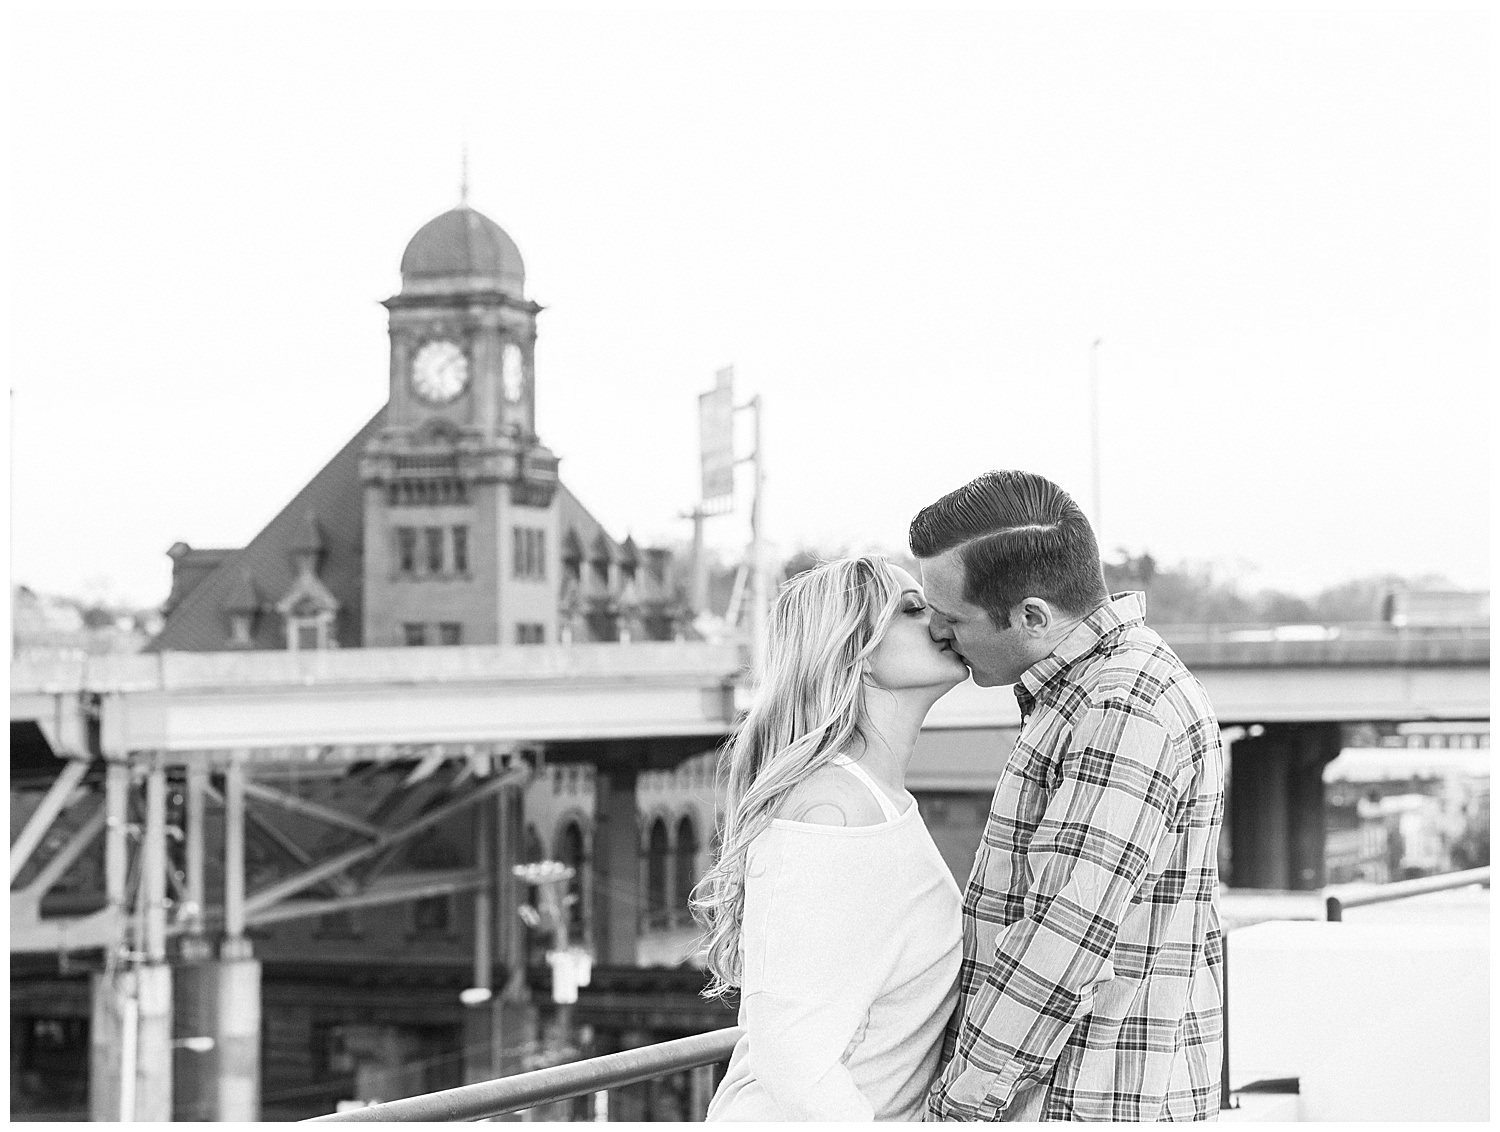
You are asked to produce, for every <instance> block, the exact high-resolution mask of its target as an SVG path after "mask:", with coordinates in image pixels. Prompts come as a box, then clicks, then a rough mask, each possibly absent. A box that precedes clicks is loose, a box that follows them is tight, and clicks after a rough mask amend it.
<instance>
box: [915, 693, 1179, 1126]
mask: <svg viewBox="0 0 1500 1132" xmlns="http://www.w3.org/2000/svg"><path fill="white" fill-rule="evenodd" d="M1178 769H1179V768H1178V767H1177V766H1176V752H1175V748H1174V746H1173V744H1172V742H1171V740H1170V736H1169V735H1168V734H1167V731H1166V729H1165V728H1164V727H1162V725H1161V724H1160V723H1159V722H1157V721H1156V720H1155V719H1153V718H1152V717H1151V716H1149V715H1146V714H1143V712H1142V709H1140V708H1139V707H1135V706H1133V705H1131V704H1130V703H1128V702H1125V701H1107V702H1105V703H1103V704H1096V705H1090V706H1089V707H1088V708H1087V709H1086V710H1085V711H1084V713H1083V715H1082V716H1081V718H1080V719H1079V720H1078V722H1077V724H1076V725H1075V726H1074V728H1073V732H1072V735H1071V738H1070V739H1069V742H1068V746H1067V749H1066V751H1065V752H1064V755H1063V760H1062V766H1061V782H1060V784H1059V786H1058V787H1057V789H1056V790H1055V792H1054V793H1053V795H1052V798H1051V800H1050V802H1049V803H1048V805H1047V809H1046V813H1045V814H1044V815H1043V817H1042V820H1041V822H1040V823H1039V824H1038V825H1037V828H1036V830H1035V832H1034V834H1033V835H1032V839H1031V841H1030V843H1029V844H1028V846H1027V850H1026V865H1025V867H1026V869H1027V872H1028V874H1029V876H1030V878H1031V888H1030V890H1029V891H1028V893H1027V895H1026V914H1025V916H1023V917H1022V918H1021V919H1020V920H1017V921H1016V922H1015V923H1013V924H1010V925H1008V926H1007V927H1005V928H1004V929H1002V930H1001V932H1000V934H999V937H998V938H997V940H996V943H995V958H994V964H993V966H992V967H991V968H990V971H989V973H988V975H987V976H986V978H985V980H984V982H983V983H982V984H980V986H979V987H978V988H977V989H976V991H975V995H974V999H973V1002H972V1003H971V1005H970V1008H969V1011H968V1014H967V1016H966V1017H965V1018H964V1019H963V1020H962V1021H961V1022H960V1024H959V1030H958V1034H957V1041H956V1049H955V1050H954V1054H953V1058H952V1060H951V1061H950V1062H949V1063H948V1064H947V1066H946V1068H945V1069H944V1070H943V1072H942V1074H941V1075H940V1076H939V1078H938V1080H937V1081H936V1083H935V1084H934V1085H933V1088H932V1092H931V1094H930V1095H929V1097H928V1106H929V1109H930V1112H929V1117H930V1118H932V1119H938V1120H994V1119H997V1118H998V1116H999V1114H1000V1113H1001V1112H1002V1111H1003V1110H1004V1109H1005V1107H1006V1105H1007V1104H1009V1103H1010V1101H1011V1100H1012V1098H1013V1097H1014V1095H1015V1092H1016V1089H1017V1087H1018V1086H1020V1085H1021V1084H1022V1083H1023V1082H1026V1081H1037V1082H1040V1081H1042V1080H1044V1079H1045V1078H1046V1076H1047V1075H1048V1074H1049V1073H1050V1072H1051V1070H1052V1067H1053V1065H1054V1064H1055V1063H1056V1061H1057V1058H1058V1055H1059V1054H1060V1053H1061V1052H1062V1048H1063V1046H1064V1044H1065V1043H1066V1042H1067V1040H1068V1037H1069V1035H1070V1034H1071V1033H1072V1032H1073V1029H1074V1027H1075V1026H1076V1025H1077V1024H1078V1022H1079V1021H1080V1020H1081V1019H1083V1018H1085V1017H1087V1015H1088V1014H1089V1013H1090V1011H1091V1010H1092V1009H1093V1000H1094V990H1095V988H1096V987H1098V986H1100V985H1102V984H1103V983H1106V982H1108V981H1109V980H1110V979H1112V978H1113V977H1114V968H1113V966H1112V965H1111V963H1110V961H1109V956H1110V955H1111V953H1112V952H1113V950H1114V945H1115V940H1116V938H1117V936H1118V934H1119V930H1120V921H1121V919H1122V918H1123V917H1124V915H1125V913H1126V912H1127V911H1128V909H1129V905H1130V902H1131V899H1132V897H1133V896H1134V895H1135V893H1136V892H1137V891H1138V890H1139V888H1140V886H1141V883H1142V881H1143V880H1144V879H1145V877H1146V874H1147V870H1148V869H1149V867H1150V865H1151V861H1152V858H1153V856H1154V855H1155V852H1156V849H1157V847H1158V845H1159V844H1160V843H1161V841H1162V838H1163V837H1164V836H1165V834H1166V831H1167V829H1168V828H1169V826H1170V824H1171V822H1172V819H1173V815H1174V814H1175V812H1176V809H1177V804H1178V800H1179V798H1180V797H1181V796H1182V787H1181V785H1180V784H1179V783H1178V781H1177V773H1178Z"/></svg>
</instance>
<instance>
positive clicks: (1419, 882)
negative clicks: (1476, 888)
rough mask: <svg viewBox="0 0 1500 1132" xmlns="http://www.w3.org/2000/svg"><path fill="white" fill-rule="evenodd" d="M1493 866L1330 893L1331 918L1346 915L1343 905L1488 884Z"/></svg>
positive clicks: (1336, 919)
mask: <svg viewBox="0 0 1500 1132" xmlns="http://www.w3.org/2000/svg"><path fill="white" fill-rule="evenodd" d="M1489 883H1490V867H1489V866H1488V865H1485V866H1484V867H1482V868H1478V869H1464V870H1463V871H1462V872H1457V873H1443V874H1441V875H1439V876H1435V877H1418V878H1416V879H1415V880H1398V881H1394V882H1393V883H1391V884H1383V885H1381V886H1380V887H1379V888H1373V889H1369V890H1367V891H1364V892H1346V893H1344V894H1342V895H1341V894H1338V893H1330V894H1329V895H1328V896H1327V898H1326V902H1325V903H1326V907H1327V909H1328V919H1329V920H1330V921H1331V922H1334V923H1337V922H1339V921H1341V920H1343V918H1344V909H1346V908H1363V907H1366V906H1367V905H1370V904H1386V903H1389V902H1390V901H1392V900H1404V899H1406V898H1407V897H1408V896H1421V895H1423V894H1424V893H1427V892H1445V891H1447V890H1448V889H1451V888H1468V887H1469V886H1470V885H1472V884H1483V885H1488V884H1489Z"/></svg>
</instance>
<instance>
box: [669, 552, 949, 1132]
mask: <svg viewBox="0 0 1500 1132" xmlns="http://www.w3.org/2000/svg"><path fill="white" fill-rule="evenodd" d="M928 618H929V614H928V611H927V603H926V601H925V600H924V598H923V595H922V588H921V587H920V586H919V585H918V584H917V583H916V582H915V581H914V580H913V579H912V577H911V575H909V574H908V573H906V571H904V570H901V569H900V568H898V567H895V566H892V565H891V564H889V563H888V562H886V560H885V559H884V558H881V557H879V556H876V555H863V556H860V557H856V558H847V559H844V560H842V561H838V562H832V563H829V564H828V565H825V566H821V567H819V568H817V569H815V570H811V571H809V572H807V573H805V574H802V575H800V576H798V577H797V578H794V579H793V580H792V581H791V582H789V583H787V585H786V587H785V588H784V589H783V591H782V593H781V595H780V597H778V599H777V601H776V604H775V607H774V608H773V609H772V611H771V616H770V621H769V625H768V628H767V642H766V653H765V656H766V669H765V672H764V675H763V678H762V680H761V684H760V687H759V689H758V690H757V693H756V697H755V700H754V702H753V704H752V705H751V708H750V711H749V713H748V715H747V716H746V718H745V720H744V722H743V724H742V725H741V726H740V728H739V731H738V732H737V734H736V735H735V737H734V739H733V741H732V743H731V744H730V746H729V749H728V751H727V753H726V756H725V764H726V769H727V790H728V797H727V805H726V810H725V822H724V829H723V833H722V839H721V848H720V853H719V859H718V861H717V862H716V863H715V864H714V867H713V869H712V870H711V871H710V872H709V874H708V875H707V876H706V877H705V878H704V879H703V881H702V883H701V884H700V885H699V887H698V890H697V892H696V893H695V901H694V904H695V910H696V912H697V914H698V917H699V919H700V921H701V922H702V923H703V925H704V927H705V929H706V937H705V950H706V953H707V957H708V966H709V971H710V974H711V976H712V979H711V982H710V985H709V988H708V991H707V992H706V993H708V994H710V995H725V994H728V993H729V992H730V991H731V990H734V989H738V991H739V994H740V1011H739V1021H740V1025H741V1026H743V1027H744V1029H745V1036H744V1037H743V1038H741V1039H740V1041H739V1044H738V1045H736V1046H735V1049H734V1054H733V1056H732V1057H731V1059H730V1062H729V1071H728V1073H727V1074H726V1075H725V1077H724V1080H723V1082H722V1084H721V1085H720V1086H719V1089H718V1091H717V1092H716V1093H715V1094H714V1098H713V1101H712V1103H711V1104H710V1106H709V1110H708V1119H709V1120H920V1119H921V1118H922V1111H923V1106H924V1104H925V1102H926V1097H927V1089H928V1086H929V1085H931V1083H932V1079H933V1077H934V1076H935V1074H936V1072H937V1062H938V1054H939V1050H940V1047H941V1044H942V1037H943V1028H944V1026H945V1024H946V1023H947V1022H948V1018H949V1016H950V1014H951V1013H952V1012H953V1007H954V1003H955V1001H956V997H957V979H958V967H959V960H960V954H961V950H962V938H961V932H962V925H961V909H960V898H959V893H958V887H957V885H955V884H954V882H953V877H952V875H951V874H950V873H949V871H948V868H947V866H946V865H945V864H944V863H943V859H942V857H941V856H940V855H939V853H938V851H937V847H936V846H935V845H934V844H933V842H932V838H931V836H930V835H929V834H928V832H927V827H926V826H925V825H923V823H922V818H921V815H920V814H919V813H918V812H917V805H916V800H915V799H914V798H913V797H912V796H911V795H910V794H909V793H908V792H907V790H906V769H907V765H908V764H909V763H910V762H911V756H912V749H913V747H914V746H915V744H916V739H917V732H918V731H919V730H920V729H921V726H922V720H923V719H924V718H925V717H926V715H927V711H928V709H929V708H930V707H932V705H933V704H934V703H936V702H937V700H938V699H939V698H940V697H942V696H943V694H944V693H946V692H947V691H948V690H949V689H950V688H952V687H954V686H955V685H956V684H959V683H961V682H962V681H963V680H964V679H965V678H966V677H967V675H968V669H967V668H966V667H965V665H964V662H963V661H962V660H960V659H959V657H958V655H957V654H956V653H954V652H953V651H952V649H951V648H949V647H948V646H947V645H946V644H943V643H939V642H935V641H934V640H933V639H932V637H931V636H930V635H929V634H928Z"/></svg>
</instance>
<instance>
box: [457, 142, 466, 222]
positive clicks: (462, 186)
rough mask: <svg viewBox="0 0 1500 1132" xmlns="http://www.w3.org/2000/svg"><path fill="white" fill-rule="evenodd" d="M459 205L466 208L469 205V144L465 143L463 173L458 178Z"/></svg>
mask: <svg viewBox="0 0 1500 1132" xmlns="http://www.w3.org/2000/svg"><path fill="white" fill-rule="evenodd" d="M458 203H459V206H460V207H466V206H467V205H468V203H469V143H468V142H467V141H466V142H464V148H463V172H462V173H460V174H459V178H458Z"/></svg>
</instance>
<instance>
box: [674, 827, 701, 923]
mask: <svg viewBox="0 0 1500 1132" xmlns="http://www.w3.org/2000/svg"><path fill="white" fill-rule="evenodd" d="M674 879H675V880H676V882H677V892H676V893H675V894H674V895H675V899H674V901H673V905H674V907H675V908H676V911H677V914H678V916H680V917H681V918H682V920H683V922H684V923H689V922H691V921H692V912H691V911H690V909H689V906H688V901H689V900H691V899H692V896H693V885H695V884H697V883H698V829H697V827H696V826H695V825H694V824H693V819H692V818H691V817H684V818H683V819H682V820H681V821H679V822H678V823H677V861H676V869H675V870H674Z"/></svg>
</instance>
